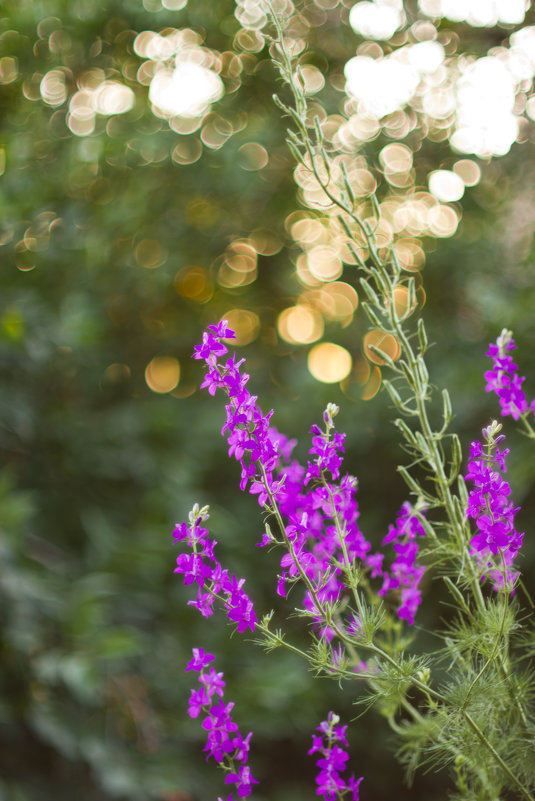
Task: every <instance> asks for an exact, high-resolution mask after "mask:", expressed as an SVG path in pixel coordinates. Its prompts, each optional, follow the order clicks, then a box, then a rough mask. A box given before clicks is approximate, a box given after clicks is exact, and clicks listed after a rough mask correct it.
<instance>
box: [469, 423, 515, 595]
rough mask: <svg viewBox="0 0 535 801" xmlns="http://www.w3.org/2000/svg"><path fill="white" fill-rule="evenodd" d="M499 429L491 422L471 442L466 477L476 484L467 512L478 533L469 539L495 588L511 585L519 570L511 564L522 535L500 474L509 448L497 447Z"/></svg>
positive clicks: (509, 586) (472, 549)
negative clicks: (517, 529)
mask: <svg viewBox="0 0 535 801" xmlns="http://www.w3.org/2000/svg"><path fill="white" fill-rule="evenodd" d="M501 428H502V427H501V425H500V424H499V423H497V422H496V421H494V422H493V423H492V424H491V425H490V426H488V427H487V428H484V429H483V440H484V442H483V443H482V442H480V441H479V440H477V441H476V442H472V444H471V446H470V460H469V462H468V469H467V472H466V476H465V478H466V480H467V481H471V482H473V484H474V486H475V489H473V490H472V491H471V492H470V494H469V497H468V508H467V511H466V514H467V516H468V517H471V518H473V519H474V520H475V522H476V527H477V534H475V535H474V536H473V537H472V539H471V541H470V547H471V551H472V553H473V554H475V555H476V557H477V560H478V563H479V566H480V569H481V573H482V576H487V577H488V578H490V579H491V580H492V581H493V582H494V584H493V587H494V589H496V590H497V589H500V588H501V587H503V586H504V585H505V586H506V587H508V588H512V586H513V584H514V582H515V580H516V578H517V576H518V573H517V572H515V571H513V570H512V569H511V565H512V564H513V561H514V559H515V557H516V555H517V554H518V551H519V550H520V547H521V545H522V540H523V537H524V535H523V534H519V533H518V532H517V531H516V529H515V524H514V517H515V514H516V512H518V510H519V507H516V508H515V507H514V506H513V503H512V501H511V500H510V495H511V487H510V486H509V484H508V483H507V481H505V480H504V478H503V475H502V474H503V473H505V472H506V471H507V467H506V458H507V455H508V453H509V449H504V450H502V449H501V448H500V447H499V443H500V442H503V440H504V439H505V437H504V435H500V434H499V432H500V431H501ZM493 557H494V558H493ZM495 557H498V560H496V559H495ZM496 561H497V564H496Z"/></svg>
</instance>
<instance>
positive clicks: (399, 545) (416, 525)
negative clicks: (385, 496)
mask: <svg viewBox="0 0 535 801" xmlns="http://www.w3.org/2000/svg"><path fill="white" fill-rule="evenodd" d="M419 511H420V514H422V513H423V510H419ZM424 534H425V529H424V527H423V526H422V523H421V521H420V519H419V517H418V515H416V514H415V513H414V508H413V507H412V506H411V504H410V503H408V502H406V503H404V504H403V506H402V507H401V510H400V512H399V514H398V516H397V518H396V522H395V524H394V525H391V526H389V529H388V533H387V535H386V537H384V539H383V542H382V544H383V545H388V544H391V545H392V548H393V550H394V552H395V554H396V557H395V559H394V561H393V562H392V565H391V566H390V570H384V571H383V572H382V575H383V586H382V587H381V589H380V590H379V593H378V594H379V595H386V594H387V592H389V591H390V590H398V591H399V592H400V595H401V604H400V606H399V607H398V616H399V617H400V618H401V619H402V620H406V621H407V623H408V624H409V625H410V626H411V625H412V624H413V623H414V617H415V615H416V611H417V609H418V607H419V605H420V603H421V600H422V594H421V592H420V590H419V585H420V582H421V580H422V577H423V575H424V573H425V567H423V566H422V565H420V564H418V562H417V556H418V551H419V546H418V542H417V538H418V537H423V536H424ZM377 572H378V569H376V574H377Z"/></svg>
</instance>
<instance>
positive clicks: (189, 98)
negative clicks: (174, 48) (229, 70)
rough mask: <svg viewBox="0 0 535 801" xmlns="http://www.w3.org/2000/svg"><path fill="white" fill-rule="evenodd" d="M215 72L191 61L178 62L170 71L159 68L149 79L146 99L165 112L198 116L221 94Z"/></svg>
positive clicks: (219, 79) (221, 84)
mask: <svg viewBox="0 0 535 801" xmlns="http://www.w3.org/2000/svg"><path fill="white" fill-rule="evenodd" d="M223 92H224V87H223V82H222V80H221V78H220V77H219V75H217V74H216V73H215V72H213V71H212V70H209V69H207V68H206V67H203V66H202V64H196V63H195V62H194V61H182V62H180V61H179V62H178V63H177V65H176V67H175V69H174V70H172V71H171V70H161V71H159V72H157V73H156V75H155V76H154V78H153V79H152V81H151V84H150V89H149V98H150V101H151V103H152V104H153V106H154V108H155V109H156V110H157V111H158V112H160V113H163V114H165V115H169V116H174V115H177V116H182V117H199V116H201V115H202V114H204V113H205V112H206V111H207V110H208V108H209V107H210V105H211V104H212V103H214V102H215V101H216V100H219V98H220V97H222V96H223Z"/></svg>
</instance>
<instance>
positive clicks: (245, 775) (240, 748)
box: [186, 648, 258, 801]
mask: <svg viewBox="0 0 535 801" xmlns="http://www.w3.org/2000/svg"><path fill="white" fill-rule="evenodd" d="M212 661H213V656H212V655H211V654H205V653H204V651H203V649H202V648H194V649H193V659H192V661H191V662H190V663H189V664H188V666H187V667H186V670H200V675H199V677H198V678H199V683H200V685H201V688H200V689H199V690H192V691H191V698H190V702H189V708H188V714H189V715H190V717H192V718H197V717H199V715H200V713H201V712H203V713H204V715H205V717H204V719H203V722H202V728H203V729H204V730H205V731H206V732H207V741H206V746H205V747H204V749H203V750H204V751H205V752H207V754H208V757H207V758H208V759H210V758H211V759H214V760H215V761H216V762H218V763H219V764H220V765H222V766H223V767H225V768H226V769H227V771H230V772H228V773H227V776H226V778H225V783H226V784H234V785H236V792H237V794H238V797H239V798H246V797H247V796H249V795H250V794H251V792H252V786H253V784H258V782H257V780H256V779H255V778H253V776H252V774H251V769H250V768H249V766H248V765H247V764H246V763H247V756H248V754H249V743H250V740H251V737H252V732H249V734H248V735H247V737H242V735H241V734H240V732H239V729H238V725H237V724H236V723H235V722H234V721H233V720H232V710H233V708H234V704H233V703H227V704H225V703H224V701H223V688H224V687H225V682H224V681H223V674H222V673H217V671H216V670H215V669H214V668H210V669H209V670H208V671H207V672H204V669H205V667H206V666H207V665H208V664H209V663H210V662H212ZM214 695H218V696H219V697H220V700H219V701H218V703H217V704H211V699H212V698H213V696H214ZM235 761H236V762H241V763H242V764H241V765H240V767H239V768H238V770H236V769H235ZM227 801H233V796H232V793H231V794H230V795H229V796H228V797H227Z"/></svg>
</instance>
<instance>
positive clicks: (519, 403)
mask: <svg viewBox="0 0 535 801" xmlns="http://www.w3.org/2000/svg"><path fill="white" fill-rule="evenodd" d="M515 348H516V345H515V343H514V340H513V335H512V333H511V331H507V329H505V328H504V329H503V331H502V333H501V334H500V336H499V337H498V339H497V340H496V343H495V344H491V345H489V349H488V351H487V353H486V355H487V356H490V357H491V359H492V370H488V371H487V372H486V373H485V380H486V382H487V384H486V386H485V391H486V392H495V393H496V395H497V396H498V398H499V399H500V406H501V409H502V415H504V416H506V415H509V414H510V415H511V417H512V418H513V419H514V420H518V418H519V417H520V415H521V414H525V413H526V412H527V411H529V410H530V409H531V411H532V412H533V413H535V399H534V400H532V401H531V404H529V403H528V401H527V399H526V395H525V393H524V390H523V389H522V384H523V383H524V381H525V380H526V379H525V377H524V376H519V375H518V365H517V364H515V363H514V361H513V359H512V357H511V356H509V355H508V352H509V351H512V350H514V349H515Z"/></svg>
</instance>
